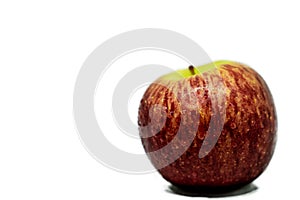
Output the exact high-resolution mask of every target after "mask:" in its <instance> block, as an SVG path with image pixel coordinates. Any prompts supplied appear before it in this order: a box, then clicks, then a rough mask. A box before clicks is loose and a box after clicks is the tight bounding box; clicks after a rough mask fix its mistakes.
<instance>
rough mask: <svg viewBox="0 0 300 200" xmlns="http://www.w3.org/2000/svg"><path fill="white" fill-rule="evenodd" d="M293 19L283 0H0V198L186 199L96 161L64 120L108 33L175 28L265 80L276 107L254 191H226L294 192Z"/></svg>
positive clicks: (148, 178)
mask: <svg viewBox="0 0 300 200" xmlns="http://www.w3.org/2000/svg"><path fill="white" fill-rule="evenodd" d="M299 19H300V12H299V6H298V5H297V1H288V0H285V1H254V0H251V1H239V0H236V1H232V0H227V1H213V0H212V1H199V0H197V1H196V0H195V1H192V0H190V1H175V0H170V1H168V0H166V1H161V0H160V1H156V0H152V1H140V0H138V1H131V0H127V1H107V2H106V3H104V2H102V3H101V2H100V1H81V2H79V1H49V2H48V3H42V1H1V3H0V120H1V123H0V199H120V198H123V199H129V198H130V199H151V200H153V199H185V198H186V199H188V198H189V197H183V196H178V195H174V194H171V193H168V192H166V189H167V187H168V185H169V184H168V183H167V182H165V181H164V180H163V179H162V178H161V177H160V176H159V175H158V174H156V173H152V174H147V175H129V174H122V173H118V172H115V171H113V170H111V169H108V168H106V167H104V166H103V165H101V164H100V163H98V162H97V161H96V160H95V159H93V158H92V157H91V156H90V155H89V154H88V153H87V151H86V150H85V148H84V147H83V146H82V144H81V142H80V139H79V137H78V135H77V132H76V128H75V124H74V121H73V113H72V95H73V89H74V83H75V80H76V76H77V74H78V72H79V70H80V67H81V65H82V63H83V62H84V60H85V59H86V58H87V56H88V55H89V54H90V53H91V52H92V51H93V50H94V49H95V48H96V47H97V46H98V45H100V44H101V43H102V42H104V41H105V40H107V39H109V38H110V37H112V36H114V35H117V34H119V33H122V32H125V31H129V30H132V29H137V28H149V27H151V28H164V29H170V30H173V31H177V32H180V33H182V34H184V35H186V36H188V37H189V38H191V39H193V40H194V41H196V42H197V43H198V44H200V45H201V46H202V47H203V48H204V49H205V50H206V52H207V53H208V54H209V55H210V57H211V58H212V60H218V59H229V60H236V61H241V62H244V63H247V64H248V65H250V66H252V67H253V68H254V69H256V70H257V71H258V72H259V73H260V74H261V75H262V76H263V77H264V78H265V80H266V82H267V83H268V85H269V87H270V89H271V91H272V93H273V96H274V99H275V103H276V106H277V113H278V120H279V131H278V143H277V148H276V152H275V155H274V157H273V160H272V161H271V164H270V165H269V167H268V169H267V170H266V171H265V173H264V174H263V175H262V176H261V177H259V178H258V179H257V180H256V181H255V185H257V186H258V188H259V189H258V190H257V191H256V192H254V193H251V194H248V195H244V196H238V197H231V198H236V199H242V198H244V199H265V198H272V197H273V198H274V197H290V198H291V197H296V196H299V192H298V191H297V190H298V185H299V179H300V176H299V171H298V170H299V169H300V163H299V155H298V153H299V140H300V136H299V135H300V133H299V128H298V126H299V112H300V109H299V102H300V97H299V95H298V93H299V89H298V87H299V80H300V78H299V73H298V72H299V70H298V69H299V46H300V39H299V37H300V30H299ZM145 64H147V63H145ZM158 64H159V63H158ZM124 67H127V66H124ZM183 67H186V66H181V68H183ZM104 93H105V92H104ZM104 96H105V94H104ZM131 106H132V105H131ZM132 109H136V108H135V107H134V106H132ZM96 112H97V111H96ZM107 115H108V117H110V113H108V114H107ZM111 126H112V127H113V126H114V124H113V123H112V124H111ZM120 134H121V133H120ZM122 137H124V136H122ZM111 139H112V140H113V138H111ZM112 142H113V141H112ZM115 142H116V143H118V141H115ZM119 143H120V142H119ZM134 143H136V144H138V143H137V142H134ZM130 146H131V145H130ZM122 148H126V143H125V144H124V143H123V147H122ZM137 148H139V147H137ZM132 150H133V149H129V150H128V151H132Z"/></svg>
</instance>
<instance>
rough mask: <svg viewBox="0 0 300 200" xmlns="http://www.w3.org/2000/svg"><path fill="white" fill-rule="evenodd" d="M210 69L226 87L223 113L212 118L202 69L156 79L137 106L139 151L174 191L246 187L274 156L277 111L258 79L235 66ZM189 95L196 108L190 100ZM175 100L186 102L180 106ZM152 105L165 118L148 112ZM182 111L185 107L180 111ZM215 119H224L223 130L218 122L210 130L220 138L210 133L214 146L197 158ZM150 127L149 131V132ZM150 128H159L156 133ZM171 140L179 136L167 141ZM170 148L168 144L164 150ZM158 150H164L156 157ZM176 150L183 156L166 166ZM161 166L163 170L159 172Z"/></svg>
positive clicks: (222, 64)
mask: <svg viewBox="0 0 300 200" xmlns="http://www.w3.org/2000/svg"><path fill="white" fill-rule="evenodd" d="M213 65H214V66H215V67H216V69H217V70H218V72H219V74H220V75H221V77H222V78H220V80H219V81H222V83H223V84H224V86H225V91H226V92H225V102H224V106H225V109H223V111H224V112H223V113H218V110H216V109H215V110H214V111H215V113H212V110H213V109H212V103H211V102H212V101H211V98H212V96H210V95H209V94H212V93H209V90H210V89H209V87H208V84H207V83H206V81H205V80H207V79H204V77H203V76H202V75H203V73H205V70H207V69H205V66H204V67H202V68H201V67H198V68H196V69H198V73H196V74H194V73H191V72H190V71H188V69H187V70H185V71H184V70H181V71H178V73H180V74H181V75H182V76H183V77H181V78H174V75H172V74H168V75H165V76H162V77H160V78H159V79H157V80H156V81H155V82H154V83H152V84H151V85H150V86H149V87H148V89H147V90H146V92H145V93H144V95H143V98H142V100H141V103H140V107H139V113H138V125H139V132H140V135H141V136H143V137H142V138H141V140H142V144H143V147H144V149H145V151H146V153H147V155H148V157H149V159H150V161H151V162H152V164H153V165H154V166H155V167H156V169H157V170H158V171H159V173H160V174H161V175H162V176H163V178H164V179H166V180H167V181H169V182H170V183H172V184H173V185H176V186H182V187H205V188H207V187H208V188H211V187H212V188H221V187H232V186H243V185H246V184H248V183H250V182H252V181H253V180H254V179H256V178H257V177H258V176H259V175H260V174H261V173H262V172H263V171H264V170H265V168H266V167H267V165H268V164H269V162H270V160H271V158H272V155H273V152H274V148H275V143H276V132H277V118H276V110H275V106H274V102H273V98H272V95H271V93H270V90H269V88H268V86H267V84H266V83H265V81H264V80H263V78H262V77H261V76H260V75H259V74H258V73H257V72H256V71H254V70H253V69H251V68H250V67H248V66H246V65H244V64H241V63H238V62H233V61H218V62H214V63H213ZM201 69H204V72H203V71H202V72H201ZM208 71H209V70H208ZM175 77H176V76H175ZM162 83H163V84H162ZM194 91H196V92H195V95H196V103H195V101H194V100H195V99H194V100H192V98H191V97H190V94H191V93H192V92H194ZM178 94H179V95H181V96H183V97H185V98H181V99H180V101H179V100H178V98H177V96H178ZM155 105H160V106H161V107H162V108H163V111H164V112H165V113H166V116H165V115H164V114H162V110H161V109H153V110H151V108H153V106H155ZM182 105H186V106H185V109H184V110H183V109H182ZM189 105H191V107H192V108H191V109H189ZM195 105H196V106H197V108H196V110H198V111H199V113H198V115H197V114H195ZM217 109H218V108H217ZM216 111H217V112H216ZM219 111H220V112H222V111H221V110H219ZM182 112H187V113H188V114H186V115H185V116H186V119H181V116H182ZM199 114H200V115H199ZM215 114H221V115H224V120H223V122H222V124H218V120H217V121H216V123H215V124H212V125H213V126H219V127H221V134H220V133H219V134H218V133H210V134H211V135H210V137H212V138H214V137H218V138H217V139H216V140H217V142H216V144H215V146H214V147H213V148H212V149H211V151H209V152H208V154H207V155H205V156H204V157H202V158H200V157H199V151H200V148H201V146H202V145H204V144H203V141H205V140H204V139H205V138H206V137H207V136H208V128H209V126H211V124H210V120H211V118H212V115H215ZM220 121H222V120H220ZM162 122H163V123H162ZM150 123H151V124H152V126H148V125H149V124H150ZM153 124H154V125H153ZM155 124H160V125H158V126H157V127H155ZM161 124H162V125H161ZM194 124H199V126H198V128H197V130H196V133H191V132H192V131H191V130H190V129H191V128H190V127H191V126H193V125H194ZM147 126H148V127H147ZM179 126H181V127H180V129H179ZM159 127H161V128H159ZM216 130H217V129H216ZM179 131H181V133H178V132H179ZM176 134H181V135H180V137H179V138H178V139H177V140H176V141H172V140H173V139H174V138H175V136H176ZM191 134H195V135H194V136H195V137H194V139H193V141H192V143H191V145H189V144H188V145H189V146H187V147H186V144H185V142H186V141H185V136H190V135H191ZM208 142H209V141H208ZM170 143H173V144H172V145H169V146H166V145H168V144H170ZM163 147H167V149H166V148H165V149H164V150H163V151H159V150H160V149H162V148H163ZM184 148H185V149H184ZM175 149H183V153H182V155H180V156H179V157H178V158H177V159H176V160H175V161H174V162H171V163H168V162H169V160H170V159H169V158H172V156H173V152H174V150H175ZM151 152H157V153H156V154H151ZM163 162H165V163H166V164H165V165H166V166H164V167H162V168H161V167H160V166H162V163H163Z"/></svg>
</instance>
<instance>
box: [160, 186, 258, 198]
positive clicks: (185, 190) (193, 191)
mask: <svg viewBox="0 0 300 200" xmlns="http://www.w3.org/2000/svg"><path fill="white" fill-rule="evenodd" d="M257 189H258V187H257V186H256V185H254V184H253V183H249V184H247V185H244V186H240V187H226V188H204V187H200V188H199V187H194V188H193V187H192V188H191V187H182V186H175V185H169V187H168V189H166V191H167V192H169V193H172V194H176V195H183V196H189V197H231V196H238V195H243V194H248V193H252V192H254V191H256V190H257Z"/></svg>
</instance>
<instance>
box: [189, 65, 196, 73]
mask: <svg viewBox="0 0 300 200" xmlns="http://www.w3.org/2000/svg"><path fill="white" fill-rule="evenodd" d="M189 70H190V72H191V73H192V75H195V67H194V66H193V65H190V66H189Z"/></svg>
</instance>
